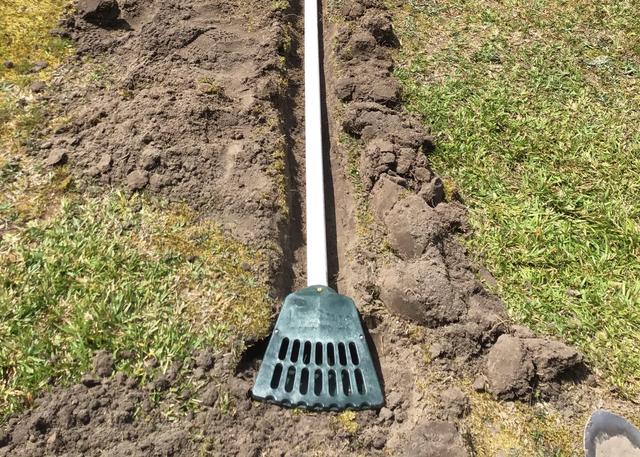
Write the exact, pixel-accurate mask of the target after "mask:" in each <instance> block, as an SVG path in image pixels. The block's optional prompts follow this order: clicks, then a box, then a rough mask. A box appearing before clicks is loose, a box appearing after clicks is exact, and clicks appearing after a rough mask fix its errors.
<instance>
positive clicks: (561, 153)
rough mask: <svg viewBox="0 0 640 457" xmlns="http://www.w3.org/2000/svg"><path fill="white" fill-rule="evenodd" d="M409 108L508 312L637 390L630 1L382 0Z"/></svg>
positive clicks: (634, 26) (637, 47)
mask: <svg viewBox="0 0 640 457" xmlns="http://www.w3.org/2000/svg"><path fill="white" fill-rule="evenodd" d="M389 4H390V5H391V6H393V12H394V15H395V28H396V33H397V34H398V36H399V38H400V40H401V42H402V49H401V50H400V51H399V52H398V55H397V60H398V65H397V69H396V74H397V76H398V77H399V78H400V80H401V81H402V83H403V86H404V98H405V101H406V105H407V107H408V109H409V110H411V111H413V112H415V113H416V114H417V115H418V116H420V117H422V118H423V119H424V120H425V122H427V123H429V124H431V125H432V126H433V132H434V134H435V135H436V136H437V139H438V148H437V150H436V152H435V153H434V154H433V156H432V163H433V165H434V167H435V168H436V169H437V170H438V171H439V172H440V173H441V174H442V175H444V176H445V177H446V187H447V189H448V191H449V193H450V194H451V193H453V192H459V193H460V195H461V196H462V197H463V198H464V200H465V202H466V203H467V204H468V205H469V207H470V214H471V224H472V227H473V229H474V235H473V236H472V237H471V239H470V240H469V241H468V243H469V245H470V249H471V251H472V252H475V253H476V254H478V257H479V259H480V261H481V262H484V263H485V264H486V265H487V267H488V268H489V269H490V271H491V272H492V273H493V274H494V276H495V277H496V279H497V286H495V290H496V292H497V293H498V294H499V295H500V296H501V297H502V298H503V299H504V301H505V302H506V304H507V306H508V308H509V310H510V312H511V315H512V316H513V319H514V320H516V321H518V322H522V323H525V324H527V325H529V326H531V327H533V328H534V329H535V330H537V331H538V332H540V333H542V334H549V335H555V336H558V337H561V338H563V339H564V340H566V341H569V342H571V343H574V344H576V345H577V346H579V347H580V348H581V349H582V350H583V351H584V352H585V354H586V356H587V358H588V360H589V362H590V363H591V366H592V367H594V369H595V371H596V372H597V373H598V374H600V375H602V376H603V377H605V378H606V379H607V381H608V382H609V383H610V384H612V385H613V386H615V387H616V388H617V389H618V390H619V392H620V393H621V395H623V396H625V397H636V396H637V395H638V394H639V393H640V205H639V204H638V196H640V179H638V176H640V84H639V82H640V14H638V11H639V6H640V5H638V3H637V2H636V1H613V0H604V1H601V2H591V1H586V0H578V1H558V0H548V1H534V2H530V1H527V2H525V1H517V0H509V1H505V2H493V1H483V0H471V1H461V0H447V1H435V0H430V1H428V0H412V1H408V2H395V1H392V2H389Z"/></svg>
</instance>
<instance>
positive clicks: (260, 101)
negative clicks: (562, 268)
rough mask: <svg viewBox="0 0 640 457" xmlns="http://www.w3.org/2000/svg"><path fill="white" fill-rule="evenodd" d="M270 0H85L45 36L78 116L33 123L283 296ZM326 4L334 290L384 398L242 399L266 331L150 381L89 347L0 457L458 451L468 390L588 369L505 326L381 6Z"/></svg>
mask: <svg viewBox="0 0 640 457" xmlns="http://www.w3.org/2000/svg"><path fill="white" fill-rule="evenodd" d="M266 3H267V4H265V2H257V1H233V0H209V1H207V2H196V1H191V0H188V1H180V2H178V1H148V2H143V1H141V0H121V1H117V2H116V1H115V0H101V1H97V2H83V3H81V4H80V5H79V11H78V13H77V14H76V15H75V16H72V17H69V18H68V19H66V20H65V21H64V22H63V24H62V27H61V29H60V30H58V31H57V33H61V34H67V35H69V36H71V37H72V38H73V40H74V41H75V42H76V45H77V49H78V58H77V60H76V61H74V62H70V63H68V64H67V65H65V66H63V68H61V69H60V71H59V72H58V73H57V76H56V78H55V79H54V81H53V83H52V84H51V86H50V87H49V88H46V89H44V90H40V91H39V92H40V93H41V95H40V97H41V98H43V99H45V100H48V101H50V102H51V103H52V105H53V106H58V107H59V110H60V111H59V112H58V113H55V115H57V116H68V117H69V118H72V119H73V121H72V122H70V123H67V124H64V125H62V126H60V127H58V128H54V129H51V130H49V131H43V132H41V133H40V135H39V137H38V138H36V139H34V145H33V148H32V153H33V154H34V156H36V157H40V158H41V159H42V160H43V162H44V163H45V164H46V165H47V166H51V167H55V166H58V165H60V164H62V163H66V164H67V165H68V166H69V168H70V169H71V170H72V172H73V174H74V176H75V177H76V179H77V180H78V182H80V183H82V186H83V190H84V191H85V192H88V193H100V192H104V190H105V189H107V188H111V187H112V186H113V187H125V188H127V189H128V190H129V191H131V192H140V191H145V192H147V193H149V194H152V195H154V194H155V195H159V196H161V197H163V198H168V199H170V200H173V201H181V202H186V203H187V204H188V205H190V206H191V207H193V208H194V209H196V210H198V211H199V212H200V214H201V215H202V217H203V218H211V219H213V220H215V221H216V222H218V223H219V224H220V225H221V226H222V227H223V228H224V229H225V230H226V231H227V232H228V233H229V234H230V235H232V236H233V237H235V238H237V239H238V240H240V241H242V242H244V243H247V244H249V245H251V246H254V247H255V249H256V250H257V251H259V252H261V253H262V254H263V255H264V258H265V259H266V260H265V261H264V262H263V264H262V265H261V266H260V268H259V271H258V274H260V275H262V276H263V277H267V278H271V283H270V285H271V288H272V295H273V297H274V304H277V303H279V301H281V300H282V298H283V297H284V295H285V294H286V293H287V292H289V291H291V290H293V289H295V288H296V287H300V286H302V285H303V283H304V271H303V267H302V265H304V254H303V248H304V243H303V238H302V233H304V221H303V220H302V215H303V214H304V203H303V202H304V193H303V190H302V189H303V185H302V184H303V182H302V178H301V176H302V173H301V172H302V170H303V167H304V164H303V156H304V149H303V141H302V130H301V126H302V125H303V121H304V120H303V119H302V106H303V97H304V94H303V87H302V69H301V62H302V59H303V50H302V49H301V48H300V43H301V37H302V29H301V24H302V22H301V17H300V14H301V11H302V8H301V1H300V0H293V1H292V3H291V4H290V5H288V7H287V8H282V7H280V6H278V7H277V8H276V7H274V5H275V4H276V3H277V4H278V5H279V2H274V5H271V4H269V2H266ZM323 17H324V18H325V19H324V23H323V31H324V32H323V45H324V46H323V49H324V53H323V54H324V65H323V68H324V82H325V97H326V107H325V108H326V109H325V113H326V125H327V128H328V136H327V138H326V139H327V148H326V149H327V151H326V153H327V158H328V159H329V161H328V163H330V165H328V168H327V184H328V185H329V189H328V192H327V193H328V196H329V198H328V205H327V210H328V211H327V213H328V215H329V225H330V227H331V228H330V233H329V239H330V256H331V261H330V265H331V269H332V279H331V284H332V286H334V287H335V288H336V289H338V291H339V292H341V293H343V294H345V295H348V296H351V297H352V298H354V300H355V302H356V304H357V305H358V307H359V309H360V312H361V314H362V316H363V321H364V323H365V324H366V326H367V327H368V330H369V333H370V335H371V341H372V342H373V343H374V345H375V349H376V352H377V354H378V358H379V364H380V369H381V373H380V374H381V376H382V379H383V382H384V390H385V395H386V405H385V407H383V408H382V409H380V410H378V411H360V412H355V413H353V414H350V415H349V414H348V415H344V414H342V415H338V414H336V413H314V412H300V411H297V410H288V409H282V408H279V407H277V406H273V405H268V404H262V403H257V402H253V401H252V400H250V398H249V396H248V391H249V389H250V387H251V385H252V382H253V379H254V376H255V373H256V370H257V368H258V366H259V363H260V357H261V348H262V349H263V348H264V343H265V342H264V341H262V342H258V343H256V342H244V343H246V345H247V346H249V349H248V350H247V351H246V352H245V353H244V355H241V354H237V353H234V352H230V353H222V354H220V353H212V352H209V351H200V352H197V353H194V354H193V356H192V357H191V358H189V359H187V360H177V361H173V364H171V365H170V368H169V369H168V370H166V371H159V370H157V369H156V366H155V365H154V364H150V372H152V373H153V376H154V379H153V380H152V381H151V382H146V383H141V382H140V380H139V379H137V378H134V377H128V376H127V375H125V374H124V373H121V372H116V371H115V370H114V367H115V366H116V365H117V361H118V360H117V359H118V357H122V356H123V355H122V354H115V358H114V355H113V354H108V353H104V352H98V353H97V354H96V356H95V359H94V365H93V370H92V371H91V372H90V373H87V374H86V375H85V376H84V377H83V378H82V380H81V381H80V382H79V383H77V384H76V385H73V386H67V387H64V386H57V387H56V386H53V387H51V388H50V389H49V390H47V391H45V392H43V393H42V394H41V396H40V397H39V398H38V399H36V401H35V404H34V406H33V407H32V408H30V409H29V410H26V411H25V412H23V413H20V414H17V415H15V416H13V417H11V418H9V419H8V421H7V422H6V423H5V424H4V425H3V427H2V433H1V434H0V455H7V456H8V455H20V456H31V455H34V456H35V455H65V456H80V455H82V456H94V455H95V456H98V455H113V456H120V455H122V456H124V455H129V456H130V455H134V456H135V455H139V456H179V455H185V456H186V455H240V456H258V455H268V456H270V455H278V456H283V455H288V456H295V455H323V456H330V455H363V454H365V455H406V456H413V455H431V456H467V455H474V454H475V450H474V449H475V445H474V442H473V435H472V434H470V433H469V432H468V430H466V428H465V427H466V425H465V423H464V418H465V416H466V415H468V414H469V413H470V411H469V408H470V401H469V398H468V393H469V392H470V391H472V390H475V391H482V392H487V395H492V396H493V397H494V398H496V399H499V400H506V401H524V402H532V401H535V400H541V399H543V400H546V401H549V402H555V403H557V404H559V405H570V404H573V403H575V402H576V399H575V395H576V394H575V393H574V391H573V390H571V389H568V386H573V385H575V384H576V383H580V382H583V381H584V380H585V379H587V380H588V381H589V382H590V383H593V382H597V380H594V376H593V375H591V374H589V372H588V369H587V368H586V367H585V364H584V362H583V358H582V356H581V354H580V353H579V352H578V351H576V350H575V349H573V348H571V347H569V346H567V345H565V344H563V343H562V342H559V341H555V340H551V339H548V338H543V337H538V336H536V335H534V334H533V333H532V332H530V331H529V330H528V329H526V328H523V327H520V326H515V325H511V324H510V321H509V318H508V316H507V313H506V311H505V307H504V305H503V303H502V302H501V301H500V299H499V298H498V297H496V296H494V295H492V294H490V293H488V292H487V291H486V290H485V288H484V287H483V284H482V282H481V280H480V279H479V278H481V277H482V275H483V274H485V273H484V270H482V269H481V268H480V267H478V266H477V265H475V264H474V263H473V262H472V261H470V256H469V255H468V253H467V252H466V251H465V248H464V246H463V244H462V243H461V241H460V239H461V237H464V236H465V235H466V233H467V232H468V227H467V224H466V222H465V219H466V212H465V208H464V206H463V204H462V202H461V201H460V200H459V199H458V198H457V197H456V196H455V195H454V196H451V195H445V192H444V188H443V184H442V180H441V179H440V178H439V177H438V175H437V174H436V173H435V172H434V171H433V170H432V169H431V168H430V167H429V162H428V155H429V153H430V152H431V151H432V149H433V147H434V145H433V140H432V138H431V137H430V135H429V132H428V130H427V128H426V127H425V126H424V125H423V123H422V122H421V121H419V120H417V119H415V118H413V117H412V116H410V115H409V114H407V113H406V112H405V111H404V110H403V109H402V106H401V93H400V92H401V91H400V86H399V84H398V83H397V82H396V81H395V80H394V78H393V76H392V69H393V60H392V55H393V50H394V47H396V46H398V42H397V40H396V38H395V37H394V34H393V27H392V21H391V16H390V15H389V13H388V12H387V11H386V10H385V8H384V5H383V3H382V2H379V1H377V0H352V1H344V2H340V5H334V4H324V5H323ZM88 62H91V65H89V63H88ZM96 62H97V66H96ZM88 68H92V70H91V71H92V72H93V73H91V75H88V74H87V71H88V70H87V69H88ZM96 68H99V69H100V77H99V78H97V77H96V76H95V74H96V73H95V71H96V70H95V69H96ZM92 75H93V76H92ZM89 76H92V77H91V78H89V79H91V80H92V81H93V83H92V84H91V85H86V84H84V85H83V84H81V81H84V80H86V79H87V78H88V77H89ZM96 79H97V81H96ZM274 311H275V309H274ZM185 379H189V380H192V381H193V380H195V381H197V382H195V383H192V384H191V385H194V386H196V388H195V390H187V389H183V388H182V387H181V386H182V385H183V384H182V382H183V381H184V380H185ZM465 386H466V387H465ZM189 402H191V403H189ZM187 404H191V405H192V406H191V407H188V406H186V405H187ZM193 405H195V406H193ZM590 406H592V404H589V405H588V406H586V408H588V407H590Z"/></svg>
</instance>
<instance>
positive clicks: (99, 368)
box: [93, 351, 114, 378]
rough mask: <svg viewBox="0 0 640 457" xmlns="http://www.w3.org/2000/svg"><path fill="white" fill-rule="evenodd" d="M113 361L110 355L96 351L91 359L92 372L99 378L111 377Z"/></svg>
mask: <svg viewBox="0 0 640 457" xmlns="http://www.w3.org/2000/svg"><path fill="white" fill-rule="evenodd" d="M113 368H114V361H113V356H112V355H111V353H109V352H107V351H98V353H96V355H95V356H94V357H93V372H94V373H95V374H97V375H98V376H100V377H101V378H106V377H108V376H111V374H112V373H113Z"/></svg>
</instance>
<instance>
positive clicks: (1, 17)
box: [0, 0, 73, 88]
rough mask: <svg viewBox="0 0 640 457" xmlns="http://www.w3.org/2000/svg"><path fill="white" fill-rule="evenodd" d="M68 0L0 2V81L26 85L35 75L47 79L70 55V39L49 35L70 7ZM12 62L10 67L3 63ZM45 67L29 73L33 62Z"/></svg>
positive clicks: (5, 0) (4, 0)
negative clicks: (44, 64) (42, 62)
mask: <svg viewBox="0 0 640 457" xmlns="http://www.w3.org/2000/svg"><path fill="white" fill-rule="evenodd" d="M70 4H71V2H70V1H69V0H3V1H2V2H1V3H0V81H3V82H5V83H6V82H9V83H11V84H16V85H18V86H19V87H23V88H24V87H27V86H28V85H29V84H30V83H31V82H32V81H33V79H34V78H37V79H48V77H49V76H50V75H51V73H52V71H53V69H54V68H55V67H57V66H58V65H59V64H60V63H61V62H62V60H63V59H64V58H65V57H66V56H68V55H70V53H71V52H72V50H73V48H72V45H71V41H69V40H65V39H62V38H59V37H54V36H52V35H50V34H49V31H50V30H51V29H52V28H54V27H55V26H56V22H57V21H58V18H60V17H61V16H62V14H63V13H64V11H65V10H67V9H68V8H69V7H70ZM5 61H10V62H12V63H13V67H12V68H7V67H5V66H4V65H2V64H3V63H4V62H5ZM38 61H45V62H47V64H48V67H47V68H45V69H44V70H42V71H40V72H37V73H31V72H30V70H31V68H32V67H33V64H34V63H35V62H38Z"/></svg>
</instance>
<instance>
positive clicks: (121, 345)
mask: <svg viewBox="0 0 640 457" xmlns="http://www.w3.org/2000/svg"><path fill="white" fill-rule="evenodd" d="M67 3H68V2H67V1H53V0H37V1H34V2H26V1H23V0H8V1H6V2H2V3H0V63H1V62H2V61H3V60H11V61H13V62H14V65H15V66H14V67H13V68H11V69H8V68H5V67H4V66H2V67H1V68H0V316H1V317H0V399H1V400H0V420H2V418H5V417H6V416H7V415H8V414H11V413H13V412H16V411H18V410H20V409H21V408H23V407H25V406H29V405H30V404H31V402H32V400H33V398H34V397H35V396H36V395H37V394H38V392H40V391H41V390H43V389H45V388H47V386H49V385H50V384H52V383H57V384H63V385H64V384H66V383H70V382H73V381H76V380H77V379H78V377H79V375H80V374H81V373H82V372H84V371H86V370H87V369H88V368H89V365H90V360H91V357H92V355H93V353H94V352H95V351H96V350H98V349H104V350H107V351H110V352H112V353H115V354H116V356H117V355H118V353H120V352H121V351H125V350H126V351H132V352H133V354H134V357H133V358H123V359H122V360H118V367H117V368H118V369H119V370H123V371H125V372H128V373H130V374H132V375H134V376H139V377H142V378H143V379H144V377H145V376H147V375H152V373H149V372H147V371H146V369H145V367H144V364H143V362H144V360H146V359H149V358H152V357H153V358H156V359H157V360H158V361H159V363H160V367H159V369H160V370H165V369H167V367H168V365H169V364H170V363H171V362H172V361H175V360H180V359H182V358H184V357H186V356H188V355H189V354H190V353H191V351H193V350H194V349H198V348H204V347H206V348H208V349H212V350H214V351H231V352H234V353H236V352H237V351H239V350H242V346H243V343H244V342H245V341H247V340H252V339H258V338H261V337H264V336H266V334H267V331H268V328H269V322H270V318H271V311H272V309H271V302H270V300H269V298H268V295H267V286H266V284H265V281H264V278H261V277H258V276H257V275H256V274H255V273H253V271H252V268H250V267H253V266H256V265H259V264H260V263H261V262H262V261H263V260H262V258H261V255H260V254H259V253H256V252H255V250H254V249H250V248H249V247H247V246H244V245H242V244H240V243H238V242H235V241H233V240H232V239H230V238H228V237H227V236H226V235H225V234H224V233H222V232H221V230H220V229H219V228H218V227H217V226H216V225H215V224H213V223H211V222H208V221H203V220H200V219H199V218H198V217H197V215H196V214H194V213H192V212H190V211H189V210H187V209H186V208H184V207H180V206H175V205H167V204H164V203H158V202H152V201H150V200H147V199H145V198H143V197H140V196H134V197H130V198H129V197H126V196H125V195H123V194H121V193H112V194H110V195H107V196H105V197H102V198H93V199H87V198H84V197H81V196H79V195H77V194H76V193H75V191H74V184H73V180H72V178H71V176H70V175H69V173H68V171H67V170H66V169H65V167H61V168H57V169H55V170H49V169H43V167H42V165H41V164H40V163H39V162H38V161H35V160H33V159H32V158H31V156H29V155H28V154H26V152H27V145H28V143H29V142H31V141H33V135H34V132H36V131H37V130H39V129H40V128H42V127H43V126H44V125H43V124H44V123H45V122H48V123H49V126H50V127H52V126H53V127H55V125H64V124H65V123H67V122H69V118H68V117H58V118H57V119H53V120H50V121H46V118H47V116H45V115H44V114H43V113H44V112H46V111H49V110H50V107H48V106H44V105H40V104H39V103H38V102H36V101H35V99H34V97H33V96H32V94H31V93H30V91H29V90H28V89H27V86H28V85H29V84H30V83H31V82H32V81H33V80H34V79H42V80H46V79H47V78H49V77H50V75H51V73H52V72H53V70H54V69H55V67H56V66H57V65H58V64H59V63H60V62H62V60H63V59H64V57H65V56H66V55H67V54H68V53H70V52H71V51H72V49H71V48H70V46H68V44H67V43H64V42H60V41H59V40H57V39H56V38H53V37H51V36H50V35H49V34H48V31H49V29H50V28H51V27H54V26H55V23H56V21H57V18H58V17H60V16H61V15H62V13H63V11H64V8H65V5H66V4H67ZM38 60H45V61H46V62H47V63H48V65H49V66H48V67H47V68H46V69H45V70H43V71H40V72H38V73H30V72H29V70H30V69H31V67H32V64H33V63H34V62H36V61H38ZM84 65H85V69H93V70H94V71H93V72H91V73H90V76H89V78H88V79H87V80H86V81H84V82H81V84H105V73H104V71H103V70H104V69H103V68H102V67H101V66H100V64H95V63H94V62H91V61H86V62H84ZM106 83H108V81H106ZM248 267H249V268H248ZM156 395H160V394H156ZM223 404H224V403H223ZM183 406H185V407H189V405H183ZM228 406H229V407H230V405H228ZM167 414H173V413H172V412H168V413H167Z"/></svg>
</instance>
